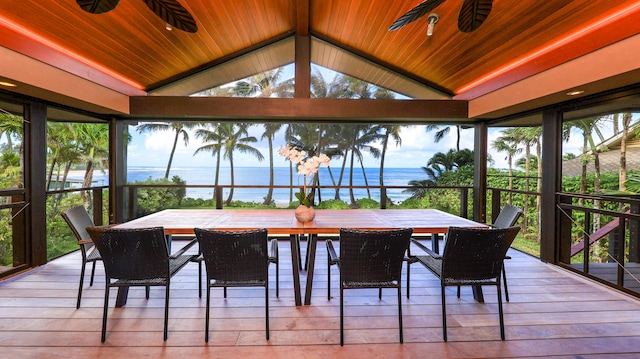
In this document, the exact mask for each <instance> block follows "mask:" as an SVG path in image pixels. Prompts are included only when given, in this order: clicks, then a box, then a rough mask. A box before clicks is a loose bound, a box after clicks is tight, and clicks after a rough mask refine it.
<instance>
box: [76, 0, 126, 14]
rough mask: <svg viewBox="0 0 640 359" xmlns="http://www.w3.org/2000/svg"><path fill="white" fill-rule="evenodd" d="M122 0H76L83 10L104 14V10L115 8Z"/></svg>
mask: <svg viewBox="0 0 640 359" xmlns="http://www.w3.org/2000/svg"><path fill="white" fill-rule="evenodd" d="M119 1H120V0H76V2H77V3H78V5H80V7H81V8H82V10H84V11H86V12H90V13H92V14H102V13H103V12H107V11H111V10H113V9H115V7H116V6H117V5H118V2H119Z"/></svg>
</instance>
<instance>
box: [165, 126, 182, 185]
mask: <svg viewBox="0 0 640 359" xmlns="http://www.w3.org/2000/svg"><path fill="white" fill-rule="evenodd" d="M179 137H180V131H179V130H176V136H175V138H174V139H173V147H171V153H170V154H169V163H167V171H166V172H165V173H164V178H165V179H168V178H169V171H171V163H172V162H173V155H174V153H175V152H176V146H177V145H178V138H179Z"/></svg>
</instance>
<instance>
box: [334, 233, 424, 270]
mask: <svg viewBox="0 0 640 359" xmlns="http://www.w3.org/2000/svg"><path fill="white" fill-rule="evenodd" d="M412 233H413V229H411V228H403V229H392V230H356V229H346V228H341V229H340V278H341V281H342V282H343V283H344V282H360V283H367V282H369V283H371V282H392V281H396V282H398V283H399V282H400V278H401V273H402V263H403V260H404V254H405V252H406V251H407V248H408V247H409V241H410V240H411V234H412Z"/></svg>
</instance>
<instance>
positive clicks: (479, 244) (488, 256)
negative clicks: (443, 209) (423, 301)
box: [442, 227, 520, 282]
mask: <svg viewBox="0 0 640 359" xmlns="http://www.w3.org/2000/svg"><path fill="white" fill-rule="evenodd" d="M519 231H520V227H508V228H461V227H451V228H449V232H448V233H447V240H446V242H445V247H444V252H443V254H442V278H443V279H444V280H445V282H447V280H452V281H456V282H460V281H464V280H469V281H477V280H487V279H492V278H493V279H495V278H498V276H499V275H500V272H501V270H502V264H503V260H504V256H505V255H506V254H507V250H509V247H510V246H511V243H513V240H514V239H515V237H516V235H517V234H518V232H519Z"/></svg>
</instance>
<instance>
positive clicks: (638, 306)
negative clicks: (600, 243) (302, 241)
mask: <svg viewBox="0 0 640 359" xmlns="http://www.w3.org/2000/svg"><path fill="white" fill-rule="evenodd" d="M318 248H319V250H318V265H317V266H316V276H315V286H314V293H313V294H314V296H313V300H312V305H311V306H305V307H295V306H294V298H293V291H292V288H293V282H292V280H291V262H290V255H289V254H290V253H289V245H288V243H287V242H281V244H280V249H281V252H280V255H281V257H282V264H281V273H280V280H281V293H280V298H275V285H272V286H271V287H272V288H271V300H270V305H271V309H270V314H271V339H270V340H269V341H266V340H265V333H264V307H263V303H264V300H263V296H262V294H263V291H262V290H260V289H255V290H254V289H235V290H234V289H230V290H229V296H228V298H227V299H226V300H224V299H223V298H222V294H221V290H217V291H215V292H213V293H212V295H213V301H212V314H211V315H212V319H211V333H210V335H211V337H210V341H209V344H208V345H207V344H205V342H204V312H205V309H204V306H205V300H204V298H203V299H199V298H198V294H197V288H198V285H197V280H198V278H197V266H196V265H195V264H189V265H188V266H187V267H185V268H184V269H183V271H181V272H180V273H179V274H178V275H177V276H176V277H175V278H174V281H173V283H172V290H171V299H170V312H169V316H170V319H169V339H168V340H167V341H166V342H164V341H163V340H162V318H163V304H164V299H163V294H164V291H163V290H162V289H155V290H152V291H151V299H149V300H146V299H144V290H143V289H132V290H131V291H130V296H129V302H128V304H127V305H126V306H125V307H124V308H117V309H115V308H110V310H109V316H110V317H109V322H108V326H107V330H108V332H107V341H106V343H105V344H101V343H100V329H101V318H102V305H103V294H104V277H103V275H102V273H103V271H102V268H101V265H98V268H99V270H98V271H97V272H98V273H97V275H96V283H94V285H93V287H88V281H85V285H86V287H85V290H84V295H83V301H82V307H81V308H80V309H78V310H76V308H75V303H76V294H77V285H78V275H79V272H80V255H79V253H72V254H70V255H67V256H65V257H63V258H60V259H57V260H54V261H52V262H51V263H49V264H47V265H45V266H42V267H40V268H38V269H36V270H34V271H32V272H30V273H28V274H23V275H20V276H17V277H14V278H12V279H9V280H5V281H4V282H1V283H0V357H2V358H41V357H43V358H116V357H121V358H137V357H150V358H187V357H192V358H193V357H210V358H227V359H228V358H248V357H256V358H350V359H357V358H367V359H371V358H424V357H430V358H447V357H450V358H516V357H517V358H638V357H640V301H638V300H636V299H634V298H630V297H628V296H626V295H623V294H620V293H617V292H615V291H612V290H609V289H606V288H604V287H602V286H601V285H599V284H595V283H592V282H589V281H587V280H584V279H581V278H578V277H576V276H575V275H572V274H569V273H567V272H565V271H563V270H561V269H558V268H556V267H554V266H550V265H546V264H543V263H541V262H540V261H538V260H536V259H534V258H531V257H529V256H526V255H524V254H521V253H519V252H516V251H512V252H511V253H510V254H511V255H512V256H513V257H514V259H512V260H510V261H507V264H506V265H507V275H508V279H509V290H510V296H511V298H510V299H511V301H510V302H509V303H505V306H504V310H505V323H506V337H507V340H506V341H504V342H503V341H501V340H500V334H499V327H498V314H497V310H498V309H497V304H496V296H495V290H494V289H492V288H487V289H485V299H486V303H476V302H474V301H473V299H472V296H471V292H470V289H469V288H464V289H463V295H462V298H460V299H458V298H456V296H455V289H454V288H449V289H448V290H447V301H448V305H447V311H448V318H447V319H448V325H449V342H448V343H444V342H443V341H442V328H441V323H442V321H441V320H442V318H441V314H440V313H441V309H440V296H439V290H440V289H439V284H438V281H437V280H436V279H435V278H434V277H433V276H432V275H431V274H430V273H429V272H428V271H427V270H426V269H424V268H422V267H421V266H420V265H413V267H412V281H411V285H412V287H411V289H412V290H411V298H410V299H407V298H406V297H404V296H403V299H402V305H403V311H404V330H405V331H404V339H405V342H404V344H399V343H398V329H397V323H398V321H397V315H396V313H397V306H396V296H395V293H394V292H393V291H391V290H388V291H387V292H385V294H384V296H383V299H382V300H378V297H377V291H376V290H351V291H347V292H346V295H345V312H346V317H345V329H346V330H345V346H344V347H340V345H339V303H340V301H339V298H338V297H337V295H339V290H338V287H337V281H333V283H332V288H334V289H333V290H332V294H334V295H336V297H335V298H334V299H332V300H331V301H328V300H327V298H326V288H327V279H326V265H325V263H326V252H325V250H324V243H322V242H321V243H319V246H318ZM333 273H334V274H335V275H336V277H335V278H336V279H337V271H335V270H334V271H333ZM271 275H272V276H274V275H275V267H271ZM272 283H274V281H272ZM303 283H304V278H303ZM403 285H404V283H403ZM403 291H404V288H403ZM111 298H112V299H111V301H112V303H113V302H114V300H115V290H113V291H112V295H111Z"/></svg>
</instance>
